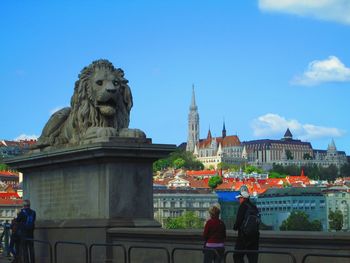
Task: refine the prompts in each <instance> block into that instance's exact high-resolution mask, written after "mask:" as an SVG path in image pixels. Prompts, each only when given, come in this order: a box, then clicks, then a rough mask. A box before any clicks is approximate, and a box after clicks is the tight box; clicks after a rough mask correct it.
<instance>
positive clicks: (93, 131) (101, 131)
mask: <svg viewBox="0 0 350 263" xmlns="http://www.w3.org/2000/svg"><path fill="white" fill-rule="evenodd" d="M116 136H118V131H117V129H115V128H111V127H90V128H89V129H87V131H86V133H85V136H84V137H85V138H88V139H92V138H105V137H116Z"/></svg>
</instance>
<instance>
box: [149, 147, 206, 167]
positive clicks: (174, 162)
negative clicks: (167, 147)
mask: <svg viewBox="0 0 350 263" xmlns="http://www.w3.org/2000/svg"><path fill="white" fill-rule="evenodd" d="M178 159H182V160H184V161H185V163H184V164H183V165H182V161H179V160H178ZM179 165H180V168H182V167H183V168H185V169H188V170H203V169H204V165H203V163H202V162H200V161H198V160H197V159H196V158H195V157H194V155H193V154H192V153H191V152H187V151H185V150H181V149H177V150H176V151H175V152H173V153H171V154H170V155H169V156H168V157H167V158H163V159H159V160H158V161H156V162H154V163H153V171H154V172H156V171H160V170H164V169H167V168H169V167H174V168H179Z"/></svg>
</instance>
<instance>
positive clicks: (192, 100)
mask: <svg viewBox="0 0 350 263" xmlns="http://www.w3.org/2000/svg"><path fill="white" fill-rule="evenodd" d="M190 110H197V105H196V95H195V93H194V84H192V99H191V106H190Z"/></svg>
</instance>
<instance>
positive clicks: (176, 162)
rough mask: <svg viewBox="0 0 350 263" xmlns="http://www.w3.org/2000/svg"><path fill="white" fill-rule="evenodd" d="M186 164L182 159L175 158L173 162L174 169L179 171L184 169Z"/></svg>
mask: <svg viewBox="0 0 350 263" xmlns="http://www.w3.org/2000/svg"><path fill="white" fill-rule="evenodd" d="M185 164H186V161H185V160H184V159H182V158H177V159H175V160H174V161H173V166H174V168H175V169H180V168H182V167H184V166H185Z"/></svg>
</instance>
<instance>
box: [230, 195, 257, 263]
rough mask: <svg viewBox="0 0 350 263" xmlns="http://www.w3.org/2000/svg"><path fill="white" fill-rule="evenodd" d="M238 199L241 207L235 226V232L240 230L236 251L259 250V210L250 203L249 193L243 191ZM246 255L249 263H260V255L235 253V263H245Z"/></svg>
mask: <svg viewBox="0 0 350 263" xmlns="http://www.w3.org/2000/svg"><path fill="white" fill-rule="evenodd" d="M236 198H238V200H239V203H240V205H239V208H238V212H237V217H236V222H235V224H234V226H233V229H234V230H238V237H237V241H236V245H235V250H259V236H260V233H259V224H260V216H259V210H258V208H257V207H256V206H255V205H254V204H253V203H252V202H251V201H250V199H249V193H248V192H247V191H242V192H241V193H240V194H239V195H238V196H236ZM245 254H247V258H248V261H249V263H257V262H258V257H259V254H258V253H234V254H233V260H234V263H244V255H245Z"/></svg>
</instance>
